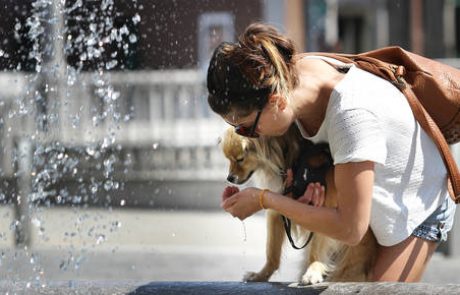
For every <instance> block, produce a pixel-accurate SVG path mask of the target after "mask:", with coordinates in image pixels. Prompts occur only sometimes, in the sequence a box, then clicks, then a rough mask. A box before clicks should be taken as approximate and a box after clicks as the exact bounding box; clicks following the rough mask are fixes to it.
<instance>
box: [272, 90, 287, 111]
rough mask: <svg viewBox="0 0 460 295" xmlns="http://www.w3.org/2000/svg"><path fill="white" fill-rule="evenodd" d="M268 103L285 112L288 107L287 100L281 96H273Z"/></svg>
mask: <svg viewBox="0 0 460 295" xmlns="http://www.w3.org/2000/svg"><path fill="white" fill-rule="evenodd" d="M268 102H269V103H270V104H271V105H273V106H276V107H277V108H278V109H279V110H281V111H283V110H284V109H285V108H286V106H287V99H286V98H285V97H283V96H281V95H279V94H272V95H270V97H269V98H268Z"/></svg>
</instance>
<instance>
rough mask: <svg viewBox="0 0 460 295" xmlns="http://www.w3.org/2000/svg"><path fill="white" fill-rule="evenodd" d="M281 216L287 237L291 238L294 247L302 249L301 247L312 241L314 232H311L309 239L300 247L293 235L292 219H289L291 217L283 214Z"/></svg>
mask: <svg viewBox="0 0 460 295" xmlns="http://www.w3.org/2000/svg"><path fill="white" fill-rule="evenodd" d="M281 218H282V219H283V225H284V230H285V231H286V235H287V237H288V239H289V242H290V243H291V246H292V248H294V249H296V250H301V249H303V248H305V247H307V246H308V244H309V243H310V241H311V240H312V238H313V232H310V234H309V235H308V239H307V241H306V242H305V244H304V245H303V246H302V247H298V246H297V245H296V244H295V243H294V239H293V238H292V236H291V220H289V218H287V217H285V216H283V215H281Z"/></svg>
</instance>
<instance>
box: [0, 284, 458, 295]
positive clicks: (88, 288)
mask: <svg viewBox="0 0 460 295" xmlns="http://www.w3.org/2000/svg"><path fill="white" fill-rule="evenodd" d="M0 293H2V294H47V295H60V294H63V295H64V294H65V295H69V294H91V295H98V294H101V295H102V294H129V295H151V294H161V295H173V294H190V295H202V294H219V295H224V294H264V295H265V294H268V295H271V294H286V295H296V294H302V295H313V294H315V295H316V294H321V295H336V294H337V295H338V294H366V295H367V294H369V295H370V294H372V295H378V294H392V295H393V294H394V295H399V294H400V295H403V294H404V295H407V294H409V295H410V294H421V295H425V294H426V295H432V294H459V293H460V285H459V284H447V285H442V284H429V283H411V284H407V283H323V284H317V285H313V286H299V285H298V284H296V283H292V284H289V283H242V282H151V283H140V282H128V281H126V282H123V281H122V282H118V281H65V282H52V283H49V284H45V285H37V284H34V283H31V284H29V283H27V282H9V281H0Z"/></svg>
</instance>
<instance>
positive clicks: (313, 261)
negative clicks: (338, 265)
mask: <svg viewBox="0 0 460 295" xmlns="http://www.w3.org/2000/svg"><path fill="white" fill-rule="evenodd" d="M331 241H332V239H330V238H328V237H325V236H324V235H321V234H315V235H314V236H313V240H312V242H311V247H310V252H309V259H308V261H309V265H308V267H307V270H306V271H305V273H303V275H302V277H301V279H300V282H301V283H302V284H304V285H311V284H317V283H321V282H323V281H324V278H325V277H326V275H327V272H328V270H329V267H328V265H329V264H330V260H329V258H330V253H331V246H332V245H331Z"/></svg>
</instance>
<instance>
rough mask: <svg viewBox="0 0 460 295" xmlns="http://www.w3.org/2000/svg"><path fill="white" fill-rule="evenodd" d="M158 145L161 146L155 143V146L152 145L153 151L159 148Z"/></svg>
mask: <svg viewBox="0 0 460 295" xmlns="http://www.w3.org/2000/svg"><path fill="white" fill-rule="evenodd" d="M158 145H159V143H157V142H156V143H154V144H153V145H152V147H153V149H154V150H156V149H157V148H158Z"/></svg>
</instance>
